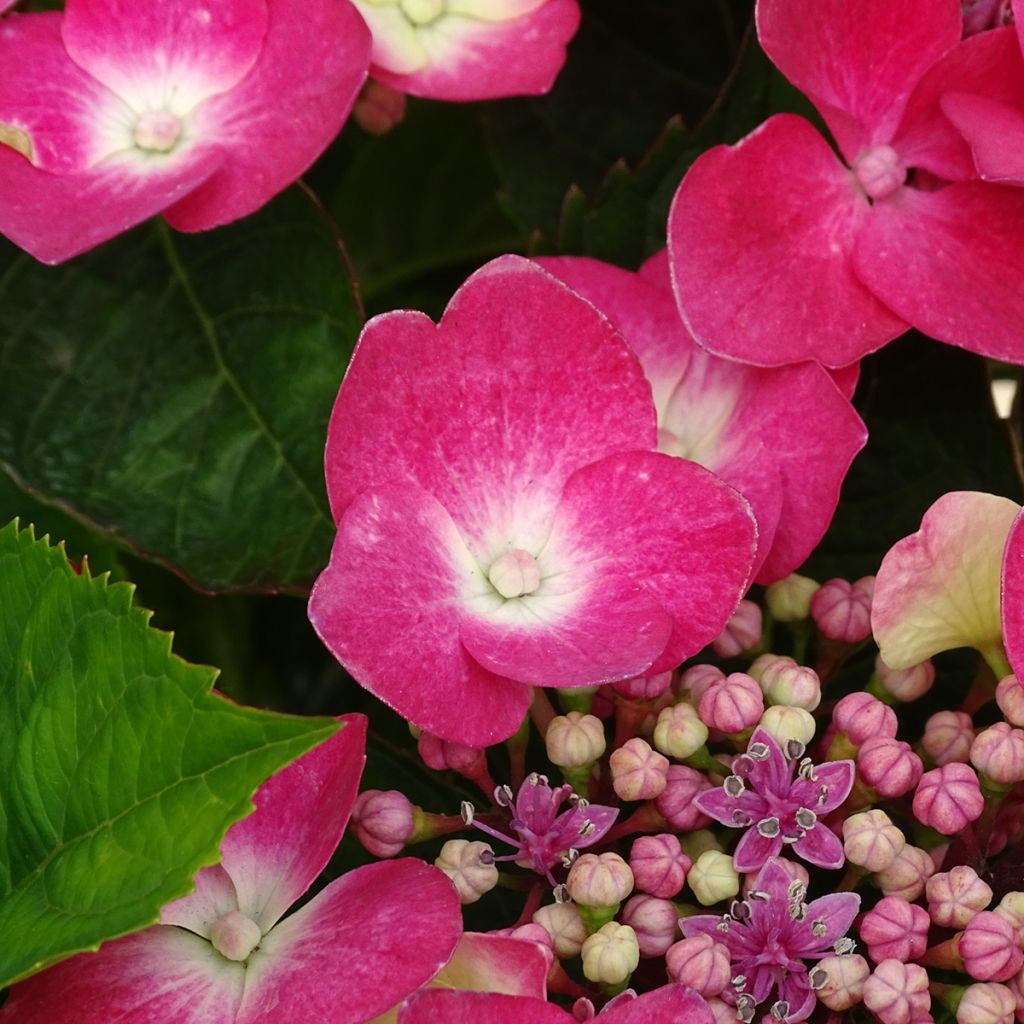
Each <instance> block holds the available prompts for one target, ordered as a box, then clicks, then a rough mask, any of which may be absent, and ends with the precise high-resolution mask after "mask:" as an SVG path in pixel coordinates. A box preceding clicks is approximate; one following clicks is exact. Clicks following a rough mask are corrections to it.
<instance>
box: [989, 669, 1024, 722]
mask: <svg viewBox="0 0 1024 1024" xmlns="http://www.w3.org/2000/svg"><path fill="white" fill-rule="evenodd" d="M996 703H997V704H998V705H999V710H1000V711H1002V713H1003V716H1004V717H1005V718H1006V720H1007V721H1008V722H1009V723H1010V725H1016V726H1020V727H1024V686H1021V685H1020V683H1019V682H1018V681H1017V677H1016V676H1013V675H1010V676H1004V677H1003V678H1002V679H1000V680H999V685H998V686H997V687H996Z"/></svg>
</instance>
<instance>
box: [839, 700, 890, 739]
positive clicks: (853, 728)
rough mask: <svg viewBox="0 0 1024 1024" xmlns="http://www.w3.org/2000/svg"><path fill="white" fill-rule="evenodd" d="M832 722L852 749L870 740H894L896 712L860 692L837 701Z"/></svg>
mask: <svg viewBox="0 0 1024 1024" xmlns="http://www.w3.org/2000/svg"><path fill="white" fill-rule="evenodd" d="M832 722H833V724H834V725H835V727H836V730H837V731H838V732H844V733H846V735H847V736H848V737H849V740H850V742H851V743H852V744H853V745H854V746H855V747H859V746H861V745H862V744H863V743H864V742H865V741H866V740H869V739H871V738H872V737H878V736H885V737H887V738H889V739H895V738H896V726H897V722H896V712H895V711H893V709H892V708H891V707H889V705H888V704H883V703H882V702H881V701H880V700H879V699H878V698H877V697H872V696H871V694H870V693H866V692H865V691H864V690H857V691H856V692H854V693H848V694H847V695H846V696H845V697H843V698H842V699H841V700H840V701H838V703H837V704H836V706H835V708H833V710H832Z"/></svg>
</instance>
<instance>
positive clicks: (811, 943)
mask: <svg viewBox="0 0 1024 1024" xmlns="http://www.w3.org/2000/svg"><path fill="white" fill-rule="evenodd" d="M859 910H860V897H859V896H858V895H857V894H856V893H850V892H837V893H831V894H830V895H828V896H821V897H819V898H818V899H816V900H814V901H813V902H811V903H809V904H808V906H807V913H806V914H805V915H804V918H803V920H802V921H799V922H796V923H794V924H793V925H791V926H790V932H791V935H790V937H789V938H788V940H787V946H788V947H789V949H790V951H791V952H792V953H793V955H794V956H821V955H822V953H823V952H829V953H830V952H831V949H829V947H830V946H832V945H834V944H835V942H836V940H837V939H841V938H842V937H843V936H844V935H845V934H846V933H847V932H848V931H849V930H850V927H851V926H852V925H853V920H854V918H855V917H856V916H857V913H858V912H859ZM815 921H821V922H823V923H824V925H825V931H824V934H822V935H815V934H814V930H813V929H814V922H815ZM819 930H820V929H819Z"/></svg>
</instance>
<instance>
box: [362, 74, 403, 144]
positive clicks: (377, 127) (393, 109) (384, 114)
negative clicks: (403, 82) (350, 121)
mask: <svg viewBox="0 0 1024 1024" xmlns="http://www.w3.org/2000/svg"><path fill="white" fill-rule="evenodd" d="M352 116H353V117H354V118H355V121H356V124H358V125H359V127H360V128H362V129H363V131H364V132H367V133H369V134H370V135H386V134H387V133H388V132H390V131H391V130H392V128H395V127H397V126H398V125H399V124H401V123H402V121H403V120H405V93H404V92H399V91H398V90H397V89H392V88H391V86H390V85H385V84H384V83H383V82H378V81H377V80H376V79H375V78H368V79H367V80H366V84H365V85H364V86H363V90H362V92H360V94H359V96H358V98H357V99H356V102H355V104H354V105H353V107H352Z"/></svg>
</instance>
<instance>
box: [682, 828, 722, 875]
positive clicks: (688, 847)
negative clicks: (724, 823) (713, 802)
mask: <svg viewBox="0 0 1024 1024" xmlns="http://www.w3.org/2000/svg"><path fill="white" fill-rule="evenodd" d="M679 845H680V847H681V848H682V851H683V853H685V854H686V856H687V857H689V858H690V860H691V862H692V861H695V860H696V859H697V858H698V857H699V856H700V855H701V854H702V853H707V852H708V850H717V851H718V852H719V853H722V852H723V851H724V850H725V847H724V846H722V844H721V843H720V842H719V841H718V837H717V836H716V835H715V833H714V832H712V831H711V829H709V828H698V829H694V830H693V831H692V832H685V833H684V834H683V835H681V836H680V837H679ZM691 867H692V864H691Z"/></svg>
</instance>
